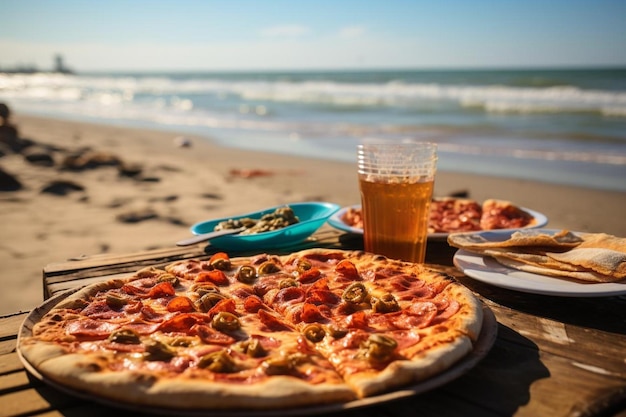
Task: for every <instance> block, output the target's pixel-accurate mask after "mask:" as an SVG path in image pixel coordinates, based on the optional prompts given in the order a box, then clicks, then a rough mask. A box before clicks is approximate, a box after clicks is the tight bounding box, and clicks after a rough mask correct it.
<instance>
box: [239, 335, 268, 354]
mask: <svg viewBox="0 0 626 417" xmlns="http://www.w3.org/2000/svg"><path fill="white" fill-rule="evenodd" d="M237 350H239V351H240V352H243V353H245V354H246V355H248V356H250V357H252V358H260V357H262V356H265V355H267V350H265V348H264V347H263V345H261V342H259V339H248V340H244V341H243V342H239V343H238V344H237Z"/></svg>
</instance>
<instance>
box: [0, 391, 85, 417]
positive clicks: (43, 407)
mask: <svg viewBox="0 0 626 417" xmlns="http://www.w3.org/2000/svg"><path fill="white" fill-rule="evenodd" d="M1 401H2V407H0V417H9V416H21V415H31V414H37V413H43V412H46V411H50V410H52V409H59V408H63V407H66V406H67V405H68V404H71V403H72V402H75V401H76V400H75V399H74V398H72V397H70V396H68V395H66V394H62V393H59V392H58V391H57V390H55V389H53V388H50V387H47V386H45V385H43V386H41V387H38V388H37V389H35V388H29V389H24V390H20V391H15V392H9V393H7V394H4V395H2V399H1Z"/></svg>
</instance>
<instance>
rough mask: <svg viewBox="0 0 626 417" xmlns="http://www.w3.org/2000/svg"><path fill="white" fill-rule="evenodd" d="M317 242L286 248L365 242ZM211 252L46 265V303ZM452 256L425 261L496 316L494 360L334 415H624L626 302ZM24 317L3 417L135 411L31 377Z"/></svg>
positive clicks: (4, 363) (10, 362) (439, 252)
mask: <svg viewBox="0 0 626 417" xmlns="http://www.w3.org/2000/svg"><path fill="white" fill-rule="evenodd" d="M314 237H315V240H314V241H309V242H306V243H304V244H302V245H300V246H299V247H297V248H292V249H290V250H296V249H304V248H307V247H313V246H318V247H328V248H345V249H360V248H362V240H361V239H360V237H358V236H354V235H350V234H344V233H342V232H339V231H336V230H334V229H331V228H330V227H326V226H325V227H323V228H322V229H320V231H318V232H317V233H316V234H315V235H314ZM211 253H212V252H211V249H210V247H207V248H205V247H203V245H198V246H194V247H187V248H178V247H172V248H167V249H160V250H153V251H146V252H141V253H134V254H125V255H117V256H114V255H98V256H93V257H86V258H81V259H75V260H68V261H66V262H62V263H57V264H52V265H48V266H47V267H46V268H45V269H44V274H43V275H44V276H43V294H44V298H48V297H50V296H52V295H54V294H57V293H60V292H62V291H64V290H66V289H69V288H74V287H76V286H82V285H85V284H87V283H90V282H93V281H96V280H102V279H108V278H110V277H112V276H125V275H129V274H130V273H131V272H133V271H135V270H137V269H139V268H141V267H143V266H145V265H152V264H155V263H157V264H163V265H164V264H167V263H169V262H172V261H175V260H179V259H186V258H206V257H208V256H210V254H211ZM453 253H454V250H452V249H451V248H449V247H448V246H447V244H446V243H445V242H440V243H432V244H429V247H428V255H427V262H428V263H431V264H433V267H435V268H439V269H441V270H444V271H446V272H448V273H450V274H451V275H454V276H455V277H456V278H457V279H458V280H459V281H460V282H462V283H463V284H465V285H466V286H468V287H469V288H470V289H471V290H472V291H474V292H475V293H476V294H477V295H478V297H479V298H480V299H481V300H482V301H483V302H484V304H485V305H486V306H488V307H489V308H490V309H491V310H492V311H493V313H494V314H495V317H496V319H497V321H498V324H497V327H498V336H497V339H496V341H495V344H494V345H493V347H492V348H491V350H490V351H489V353H488V354H487V355H486V356H485V357H484V358H483V359H482V361H480V363H478V365H476V366H475V367H474V368H472V369H471V370H470V371H469V372H467V373H465V374H464V375H462V376H461V377H459V378H457V379H455V380H453V381H451V382H449V383H447V384H445V385H443V386H441V387H439V388H436V389H434V390H431V391H428V392H426V393H423V394H420V395H416V396H412V397H409V398H404V399H401V400H398V401H393V402H384V403H380V404H376V405H374V406H372V407H366V408H357V409H352V410H347V411H341V412H338V413H333V414H332V415H333V416H337V417H338V416H347V417H352V416H366V415H371V416H407V415H420V416H436V417H446V416H513V415H515V416H532V417H537V416H551V417H553V416H622V417H626V298H623V297H606V298H561V297H550V296H542V295H532V294H525V293H518V292H513V291H509V290H505V289H501V288H497V287H493V286H489V285H486V284H482V283H479V282H477V281H475V280H472V279H471V278H468V277H465V276H463V275H462V274H461V273H459V272H458V271H457V270H456V269H455V268H454V267H452V266H451V259H452V254H453ZM242 255H243V254H242ZM26 315H27V313H16V314H12V315H9V316H4V317H0V395H1V396H0V416H25V415H28V416H33V415H46V416H60V415H72V416H74V415H75V416H80V415H89V416H99V415H103V416H104V415H106V416H111V415H116V416H119V415H131V414H132V415H136V414H137V413H131V412H127V411H125V410H123V409H115V408H110V407H107V406H103V405H100V404H98V403H95V402H91V401H87V400H83V399H79V398H76V397H74V396H71V395H68V394H65V393H62V392H60V391H58V390H56V389H54V388H52V387H50V386H48V385H45V384H44V383H42V382H40V381H38V380H37V379H35V378H33V377H32V376H30V375H29V374H28V373H27V372H26V371H25V370H24V368H23V366H22V364H21V362H20V360H19V358H18V355H17V353H16V351H15V347H16V337H17V333H18V330H19V328H20V325H21V323H22V321H23V320H24V318H25V317H26ZM207 415H210V414H207ZM283 415H289V414H288V413H283Z"/></svg>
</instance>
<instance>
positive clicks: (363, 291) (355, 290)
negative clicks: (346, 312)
mask: <svg viewBox="0 0 626 417" xmlns="http://www.w3.org/2000/svg"><path fill="white" fill-rule="evenodd" d="M367 296H368V294H367V288H365V285H363V284H362V283H360V282H353V283H352V284H350V285H349V286H348V288H346V289H345V290H344V292H343V294H342V295H341V298H342V299H343V300H344V301H347V302H349V303H354V304H360V303H362V302H364V301H366V300H367Z"/></svg>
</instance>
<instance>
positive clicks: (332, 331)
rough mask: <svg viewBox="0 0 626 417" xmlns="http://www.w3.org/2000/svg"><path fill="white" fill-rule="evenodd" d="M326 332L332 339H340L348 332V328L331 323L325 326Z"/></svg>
mask: <svg viewBox="0 0 626 417" xmlns="http://www.w3.org/2000/svg"><path fill="white" fill-rule="evenodd" d="M327 331H328V334H329V335H331V336H332V337H333V338H334V339H341V338H343V337H345V336H346V335H347V334H348V329H340V328H339V327H337V326H334V325H331V326H328V328H327Z"/></svg>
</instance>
